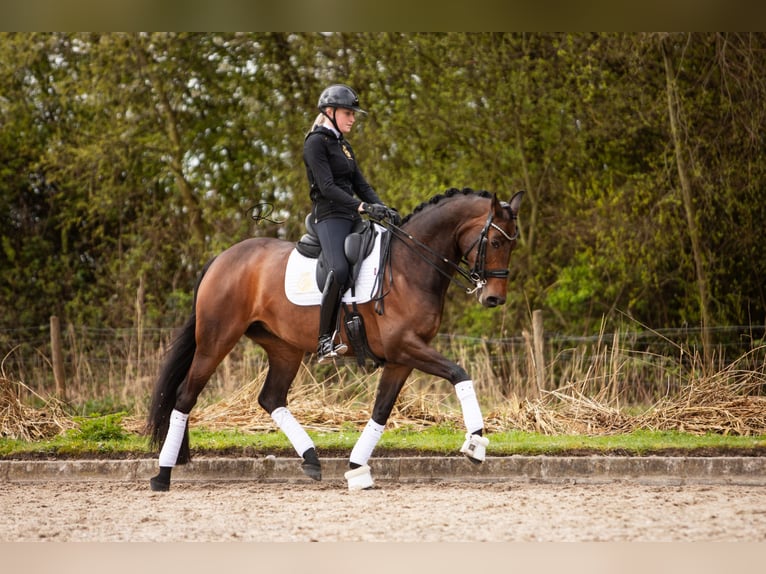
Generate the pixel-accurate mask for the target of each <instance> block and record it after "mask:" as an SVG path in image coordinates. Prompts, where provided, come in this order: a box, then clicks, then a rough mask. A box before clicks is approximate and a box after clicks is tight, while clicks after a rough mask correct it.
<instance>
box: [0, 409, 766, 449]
mask: <svg viewBox="0 0 766 574" xmlns="http://www.w3.org/2000/svg"><path fill="white" fill-rule="evenodd" d="M123 416H124V414H123V413H117V414H111V415H106V416H98V415H95V416H91V417H82V418H78V419H76V422H77V424H78V427H77V428H75V429H73V430H70V431H67V432H66V433H64V434H62V435H59V436H57V437H55V438H52V439H49V440H43V441H35V442H26V441H20V440H13V439H8V438H0V458H30V457H41V458H42V457H52V458H55V457H70V458H71V457H78V456H81V457H103V458H108V457H110V456H112V457H129V456H132V457H137V458H138V457H147V456H154V453H153V452H152V451H151V450H150V448H149V444H148V440H147V438H146V437H144V436H140V435H137V434H135V433H130V432H127V431H125V430H123V428H122V426H121V425H120V422H121V420H122V417H123ZM309 434H310V435H311V437H312V438H313V440H314V442H315V444H316V446H317V450H318V451H319V453H320V456H323V453H325V456H327V454H326V453H331V454H332V455H333V456H347V455H348V454H350V452H351V449H352V448H353V446H354V443H355V442H356V440H357V438H358V437H359V434H360V433H359V431H357V430H356V429H355V428H354V427H351V426H344V427H341V429H340V430H339V431H335V432H309ZM488 436H489V438H490V446H489V449H488V452H487V454H488V455H490V456H508V455H514V454H516V455H557V454H564V453H566V454H577V453H581V454H590V453H604V454H609V453H612V454H614V453H616V454H624V455H650V454H652V453H657V454H662V453H665V452H668V451H682V452H684V451H688V452H691V451H694V450H699V449H704V450H705V451H706V453H707V454H711V453H716V454H726V452H727V451H730V452H733V451H735V450H737V449H764V452H766V436H755V437H743V436H724V435H720V434H706V435H701V436H700V435H692V434H687V433H681V432H656V431H636V432H633V433H630V434H623V435H600V436H585V435H556V436H548V435H541V434H537V433H530V432H521V431H511V432H502V433H492V434H490V435H488ZM463 438H464V433H463V432H462V431H461V430H460V429H458V428H455V427H454V426H452V425H441V426H433V427H429V428H426V429H419V428H410V427H406V426H404V427H399V428H395V429H390V430H387V431H386V432H385V433H384V434H383V437H382V438H381V440H380V442H379V444H378V447H377V448H376V450H375V455H376V456H386V454H401V453H405V454H417V455H435V456H444V455H455V454H457V452H458V450H459V449H460V445H461V444H462V441H463ZM191 445H192V450H193V451H197V452H199V451H205V452H206V453H208V454H214V453H215V452H220V453H221V454H222V455H229V456H232V455H233V456H236V455H247V456H263V455H266V454H272V453H273V454H278V455H283V456H294V455H295V452H294V450H293V449H292V446H291V445H290V443H289V442H288V441H287V439H286V438H285V436H284V435H283V434H282V433H280V432H262V433H255V434H251V433H244V432H240V431H237V430H229V431H208V430H205V429H192V431H191Z"/></svg>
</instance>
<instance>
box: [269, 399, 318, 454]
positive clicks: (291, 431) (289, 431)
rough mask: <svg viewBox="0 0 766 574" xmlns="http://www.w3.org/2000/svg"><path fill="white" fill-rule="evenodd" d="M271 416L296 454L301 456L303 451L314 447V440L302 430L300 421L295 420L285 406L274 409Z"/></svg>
mask: <svg viewBox="0 0 766 574" xmlns="http://www.w3.org/2000/svg"><path fill="white" fill-rule="evenodd" d="M271 418H272V419H274V422H275V423H277V426H278V427H279V429H280V430H281V431H282V432H283V433H285V435H286V436H287V438H288V440H289V441H290V444H292V445H293V448H294V449H295V452H297V453H298V456H303V453H304V452H306V451H307V450H308V449H310V448H314V441H313V440H311V437H310V436H309V435H308V434H307V433H306V431H305V430H303V427H302V426H301V425H300V423H299V422H298V421H297V420H295V417H294V416H293V414H292V413H291V412H290V411H289V410H287V407H279V408H276V409H274V411H273V412H272V413H271Z"/></svg>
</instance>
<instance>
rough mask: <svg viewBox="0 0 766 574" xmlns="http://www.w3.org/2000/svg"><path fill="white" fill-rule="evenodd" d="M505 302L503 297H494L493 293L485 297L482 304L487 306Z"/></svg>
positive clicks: (495, 305)
mask: <svg viewBox="0 0 766 574" xmlns="http://www.w3.org/2000/svg"><path fill="white" fill-rule="evenodd" d="M503 303H505V297H496V296H494V295H490V296H489V297H487V298H486V300H485V302H484V304H485V305H486V306H487V307H497V306H498V305H502V304H503Z"/></svg>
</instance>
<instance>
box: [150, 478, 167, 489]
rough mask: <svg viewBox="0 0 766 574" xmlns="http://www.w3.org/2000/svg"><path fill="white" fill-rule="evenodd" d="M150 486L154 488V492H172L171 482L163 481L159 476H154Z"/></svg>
mask: <svg viewBox="0 0 766 574" xmlns="http://www.w3.org/2000/svg"><path fill="white" fill-rule="evenodd" d="M149 486H151V487H152V490H153V491H154V492H167V491H169V490H170V482H166V481H164V480H161V479H160V478H159V476H153V477H152V478H151V479H150V480H149Z"/></svg>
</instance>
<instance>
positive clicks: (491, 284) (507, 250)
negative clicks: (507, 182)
mask: <svg viewBox="0 0 766 574" xmlns="http://www.w3.org/2000/svg"><path fill="white" fill-rule="evenodd" d="M523 195H524V192H523V191H519V192H518V193H516V194H515V195H514V196H513V197H512V198H511V201H510V202H508V203H506V202H504V201H499V200H498V199H497V195H494V194H493V196H492V202H491V205H490V207H489V212H488V213H487V214H486V215H482V216H479V217H476V218H474V221H475V223H474V224H473V225H468V226H466V227H465V231H464V232H463V233H462V234H461V239H460V243H461V244H467V245H468V246H469V247H468V248H467V249H466V250H465V251H463V253H465V258H466V260H467V261H468V264H469V265H470V266H471V280H472V281H473V282H474V285H475V286H476V289H475V291H476V294H477V297H478V299H479V303H481V304H482V305H484V306H485V307H497V306H498V305H502V304H504V303H505V297H506V292H507V288H508V263H509V261H510V259H511V251H513V248H514V247H516V240H517V239H518V236H519V233H518V227H517V224H516V217H517V215H518V213H519V206H520V204H521V198H522V196H523ZM471 236H473V237H471Z"/></svg>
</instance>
